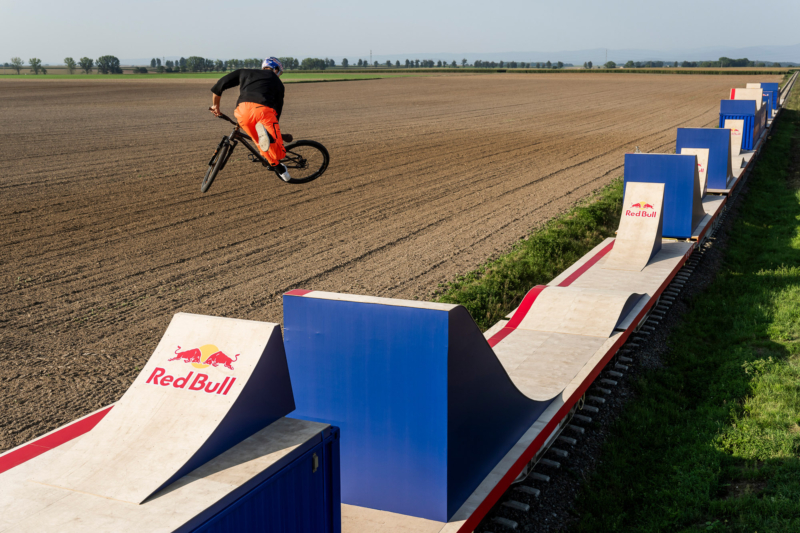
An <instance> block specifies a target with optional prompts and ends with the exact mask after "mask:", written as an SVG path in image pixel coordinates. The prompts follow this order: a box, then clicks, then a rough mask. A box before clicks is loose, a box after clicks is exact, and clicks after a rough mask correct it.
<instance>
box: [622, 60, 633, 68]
mask: <svg viewBox="0 0 800 533" xmlns="http://www.w3.org/2000/svg"><path fill="white" fill-rule="evenodd" d="M634 67H636V64H635V63H634V62H633V61H628V62H627V63H625V65H624V66H623V67H622V68H634Z"/></svg>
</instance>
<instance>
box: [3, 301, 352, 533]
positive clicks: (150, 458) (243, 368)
mask: <svg viewBox="0 0 800 533" xmlns="http://www.w3.org/2000/svg"><path fill="white" fill-rule="evenodd" d="M293 409H294V398H293V394H292V387H291V382H290V380H289V369H288V365H287V362H286V354H285V351H284V347H283V339H282V336H281V331H280V326H279V325H278V324H271V323H265V322H254V321H248V320H235V319H228V318H218V317H206V316H199V315H190V314H184V313H179V314H177V315H175V316H174V317H173V319H172V322H171V323H170V325H169V327H168V329H167V331H166V332H165V334H164V336H163V338H162V339H161V342H159V344H158V346H157V348H156V349H155V352H154V353H153V355H152V357H151V358H150V360H149V361H148V362H147V364H146V365H145V366H144V369H143V370H142V372H141V374H139V376H138V377H137V378H136V380H135V381H134V382H133V384H132V385H131V387H130V388H129V389H128V391H127V392H126V393H125V394H124V395H123V397H122V398H121V399H120V400H119V402H117V403H116V404H115V405H113V407H111V408H106V410H105V412H103V415H104V416H103V417H102V419H101V420H100V421H99V422H98V423H97V425H95V426H94V427H93V428H92V427H91V426H90V427H84V428H82V429H80V430H78V429H75V430H72V431H70V430H71V427H70V426H66V427H65V428H62V429H61V430H58V431H56V432H54V433H53V434H51V435H47V436H45V437H42V439H40V440H46V441H51V442H52V441H54V440H55V441H59V440H60V441H61V443H60V445H58V444H56V446H55V447H53V448H51V449H49V450H45V449H42V448H39V449H36V448H38V440H37V441H34V442H32V443H30V444H29V445H26V446H23V447H21V448H20V449H15V450H11V451H10V452H8V454H4V455H3V456H0V467H2V468H0V472H3V470H5V472H3V473H2V474H0V531H2V532H7V531H9V532H10V531H14V532H18V531H131V532H138V531H151V530H152V531H156V530H157V531H217V529H215V527H217V526H214V525H213V524H214V523H216V521H219V520H223V521H225V522H226V524H228V526H230V527H232V528H233V529H228V530H240V531H244V530H246V529H247V527H246V523H247V520H248V516H246V515H247V513H248V512H251V511H248V510H247V509H249V508H250V507H249V506H252V505H254V504H255V505H262V507H263V506H266V507H263V508H265V509H266V508H268V507H270V506H271V507H272V510H271V511H270V512H269V513H268V516H262V517H261V518H260V519H261V522H260V523H262V524H265V525H271V526H275V525H276V524H278V525H280V524H282V526H280V527H278V529H270V531H272V530H275V531H278V530H287V531H289V530H291V531H309V532H312V531H314V532H316V531H323V532H331V533H335V531H338V529H339V523H340V522H339V518H338V517H339V508H338V499H336V498H335V497H334V495H338V470H337V468H338V462H337V461H338V430H337V429H336V428H331V427H330V426H329V425H327V424H319V423H314V422H307V421H302V420H292V419H288V418H285V415H287V414H288V413H290V412H291V411H292V410H293ZM94 416H96V415H94ZM79 426H80V421H78V422H77V423H76V428H77V427H79ZM59 433H64V434H66V435H67V436H66V437H64V436H63V435H59ZM30 447H33V450H32V451H31V450H27V449H26V448H30ZM37 455H38V456H37ZM312 455H313V457H312ZM16 456H21V457H23V458H24V459H26V460H25V461H17V460H16V459H15V457H16ZM31 456H33V457H34V458H33V459H30V460H27V459H28V458H30V457H31ZM16 462H20V463H22V464H16ZM9 463H10V464H9ZM312 463H313V464H312ZM320 465H322V468H320ZM9 467H10V468H9ZM312 470H313V472H312ZM317 472H319V473H318V475H313V474H314V473H317ZM287 486H292V487H293V489H292V491H291V492H287ZM326 494H327V496H326ZM326 499H327V502H325V501H324V500H326ZM326 505H327V507H326ZM326 509H327V512H325V510H326ZM223 517H224V518H223ZM237 524H238V526H237ZM299 524H305V526H306V527H300V526H299ZM281 527H284V528H285V529H281Z"/></svg>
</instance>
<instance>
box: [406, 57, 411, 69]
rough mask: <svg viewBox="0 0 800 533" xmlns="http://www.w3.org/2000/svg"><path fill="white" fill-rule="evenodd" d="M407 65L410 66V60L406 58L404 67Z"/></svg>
mask: <svg viewBox="0 0 800 533" xmlns="http://www.w3.org/2000/svg"><path fill="white" fill-rule="evenodd" d="M409 66H411V61H409V60H408V59H406V68H408V67H409Z"/></svg>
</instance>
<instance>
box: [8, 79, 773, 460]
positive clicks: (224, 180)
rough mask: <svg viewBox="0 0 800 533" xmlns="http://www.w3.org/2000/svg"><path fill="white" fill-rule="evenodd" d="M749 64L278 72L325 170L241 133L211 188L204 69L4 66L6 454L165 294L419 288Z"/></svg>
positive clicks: (150, 325)
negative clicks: (159, 77)
mask: <svg viewBox="0 0 800 533" xmlns="http://www.w3.org/2000/svg"><path fill="white" fill-rule="evenodd" d="M767 78H770V77H768V76H765V77H764V80H763V81H773V80H772V79H767ZM771 78H775V77H771ZM751 81H752V80H751ZM743 83H744V80H743V78H742V77H739V76H668V75H652V76H650V75H607V74H606V75H603V74H597V75H513V74H509V75H489V74H486V75H463V76H439V77H416V78H402V79H385V80H372V81H358V82H348V83H321V84H303V85H287V102H286V106H285V108H284V113H283V117H282V119H281V125H282V130H283V131H284V132H286V133H292V134H294V135H295V138H310V139H315V140H318V141H320V142H322V143H323V144H325V145H326V146H327V147H328V149H329V150H330V153H331V158H332V160H331V166H330V168H329V169H328V171H327V173H326V174H325V175H324V176H323V177H322V178H321V179H319V180H318V181H316V182H313V183H311V184H308V185H289V184H285V183H282V182H281V181H280V180H279V179H278V178H277V177H276V176H274V175H269V174H267V173H266V172H265V171H264V170H263V169H262V168H260V167H258V166H257V165H255V164H253V163H250V162H249V161H247V160H246V159H245V154H246V152H245V151H244V150H242V149H241V148H240V149H237V152H236V153H235V154H234V160H233V161H232V162H231V163H229V165H228V166H227V167H226V168H225V169H224V170H223V172H222V173H221V174H220V176H219V177H218V178H217V180H216V182H215V183H214V185H213V187H212V188H211V190H210V191H209V193H207V194H205V195H203V194H201V193H200V190H199V188H200V179H201V177H202V175H203V172H204V170H205V166H206V164H207V162H208V159H209V158H210V156H211V153H212V152H213V150H214V147H215V146H216V144H217V142H218V141H219V139H220V138H221V137H222V135H223V134H226V133H228V132H229V127H228V126H227V125H226V123H224V122H223V121H221V120H217V119H215V118H213V117H212V116H211V115H210V113H208V111H206V109H207V107H208V105H209V103H210V92H209V87H210V85H211V83H210V82H209V81H208V80H203V81H202V82H195V81H189V80H182V81H174V82H173V81H153V82H126V81H115V82H104V81H91V82H90V81H84V82H81V81H71V80H70V81H50V82H48V81H37V82H28V81H16V80H14V81H0V169H2V174H1V176H2V177H1V178H0V220H2V223H0V250H1V251H2V261H0V279H1V280H2V283H1V284H0V347H1V348H0V384H1V386H0V405H2V411H1V412H2V416H0V451H1V450H4V449H8V448H10V447H13V446H16V445H18V444H21V443H23V442H24V441H26V440H28V439H30V438H33V437H35V436H37V435H40V434H42V433H44V432H46V431H49V430H52V429H54V428H55V427H57V426H59V425H61V424H63V423H65V422H68V421H70V420H72V419H74V418H76V417H78V416H81V415H84V414H86V413H88V412H90V411H92V410H94V409H96V408H98V407H100V406H103V405H106V404H108V403H110V402H113V401H115V400H117V399H118V398H119V397H120V396H121V394H122V393H123V392H124V391H125V389H126V388H127V387H128V385H129V384H130V382H131V381H132V380H133V378H134V377H135V376H136V374H137V373H138V370H139V369H140V368H141V366H142V364H143V363H144V362H145V361H146V360H147V358H148V357H149V356H150V354H151V353H152V351H153V349H154V348H155V346H156V344H157V342H158V340H159V338H160V336H161V334H162V333H163V331H164V329H165V328H166V326H167V324H168V322H169V320H170V318H171V317H172V315H173V314H174V313H175V312H178V311H184V312H192V313H201V314H211V315H223V316H228V317H236V318H246V319H254V320H266V321H275V322H280V321H281V299H280V295H281V294H282V293H283V292H285V291H287V290H289V289H293V288H313V289H319V290H329V291H339V292H354V293H366V294H372V295H380V296H394V297H404V298H425V297H426V296H428V295H430V293H431V292H432V291H433V290H435V289H436V287H437V286H438V284H439V283H440V282H443V281H447V280H450V279H452V278H453V277H455V276H456V275H457V274H459V273H465V272H467V271H469V270H471V269H473V268H474V267H476V266H477V265H479V264H480V263H482V262H484V261H485V260H486V259H487V258H489V257H490V256H492V255H495V254H497V253H499V252H502V251H505V250H507V249H508V248H509V247H510V245H511V244H512V243H513V242H515V241H516V240H518V239H519V238H520V237H522V236H524V235H525V234H526V233H528V232H529V231H530V230H531V229H532V228H534V227H536V226H538V225H540V224H542V223H543V222H544V221H546V220H548V219H550V218H551V217H553V216H554V215H556V214H558V213H560V212H563V211H564V210H565V209H567V208H568V207H570V206H571V205H573V204H574V203H575V202H576V201H578V200H579V199H581V198H583V197H585V196H586V195H587V194H589V193H590V192H591V191H593V190H595V189H597V188H599V187H601V186H602V185H605V184H606V183H608V182H609V181H610V180H611V179H612V178H614V177H616V176H619V175H621V174H622V163H623V157H622V154H623V153H624V152H626V151H632V150H634V149H635V147H636V146H637V145H638V146H639V147H640V148H641V149H642V150H643V151H669V150H671V149H672V148H673V146H674V142H675V128H677V127H679V126H713V125H715V124H716V120H717V112H718V111H717V110H718V107H719V100H720V99H721V98H725V97H726V94H727V90H728V89H729V88H730V87H736V86H738V85H742V84H743ZM236 97H237V94H236V93H235V92H233V93H226V94H225V95H224V97H223V110H224V111H226V112H228V113H229V114H231V115H232V111H233V106H234V102H235V100H236ZM237 156H238V157H237Z"/></svg>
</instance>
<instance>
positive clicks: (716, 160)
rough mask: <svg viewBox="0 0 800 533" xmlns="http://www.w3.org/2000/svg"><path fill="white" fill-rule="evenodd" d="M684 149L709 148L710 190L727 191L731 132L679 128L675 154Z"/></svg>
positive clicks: (708, 186) (708, 185) (708, 173)
mask: <svg viewBox="0 0 800 533" xmlns="http://www.w3.org/2000/svg"><path fill="white" fill-rule="evenodd" d="M683 148H708V171H707V176H708V182H707V183H706V187H707V188H709V189H725V188H727V187H728V171H729V170H730V165H731V134H730V130H725V129H717V128H678V138H677V141H676V143H675V153H677V154H679V153H681V150H682V149H683Z"/></svg>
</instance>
